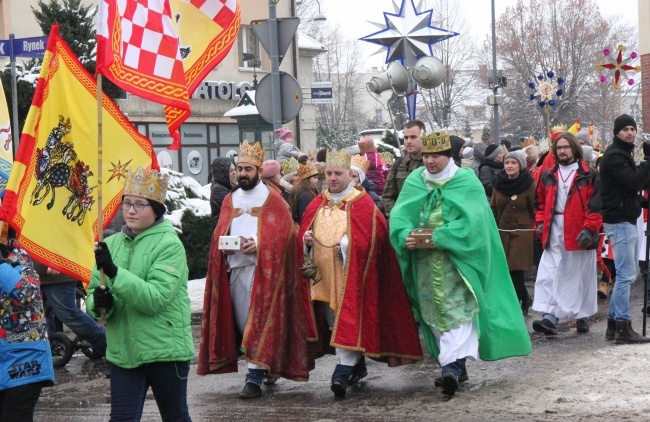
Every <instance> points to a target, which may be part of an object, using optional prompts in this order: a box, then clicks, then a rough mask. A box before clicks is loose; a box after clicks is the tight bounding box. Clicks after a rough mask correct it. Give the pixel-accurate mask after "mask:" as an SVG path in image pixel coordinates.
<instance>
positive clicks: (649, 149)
mask: <svg viewBox="0 0 650 422" xmlns="http://www.w3.org/2000/svg"><path fill="white" fill-rule="evenodd" d="M643 155H644V157H645V159H646V160H650V144H649V143H647V142H644V143H643Z"/></svg>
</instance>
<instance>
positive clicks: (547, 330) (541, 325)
mask: <svg viewBox="0 0 650 422" xmlns="http://www.w3.org/2000/svg"><path fill="white" fill-rule="evenodd" d="M533 330H535V331H537V332H538V333H544V334H546V335H547V336H554V335H557V327H556V326H555V324H553V323H552V322H551V321H550V320H548V319H546V318H544V319H542V320H537V321H533Z"/></svg>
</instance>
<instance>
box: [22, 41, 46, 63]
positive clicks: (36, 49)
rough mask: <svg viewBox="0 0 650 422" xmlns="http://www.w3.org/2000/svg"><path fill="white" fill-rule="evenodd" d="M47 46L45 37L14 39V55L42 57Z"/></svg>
mask: <svg viewBox="0 0 650 422" xmlns="http://www.w3.org/2000/svg"><path fill="white" fill-rule="evenodd" d="M46 48H47V37H31V38H16V39H14V57H34V58H38V59H40V58H43V56H44V55H45V49H46Z"/></svg>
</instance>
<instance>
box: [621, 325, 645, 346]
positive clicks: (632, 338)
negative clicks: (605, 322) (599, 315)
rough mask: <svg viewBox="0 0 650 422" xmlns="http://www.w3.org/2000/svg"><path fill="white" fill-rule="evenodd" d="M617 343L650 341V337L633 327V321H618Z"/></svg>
mask: <svg viewBox="0 0 650 422" xmlns="http://www.w3.org/2000/svg"><path fill="white" fill-rule="evenodd" d="M614 342H615V343H616V344H639V343H650V337H643V336H642V335H640V334H639V333H637V332H636V331H634V330H633V329H632V321H629V320H628V321H623V322H618V321H616V334H615V335H614Z"/></svg>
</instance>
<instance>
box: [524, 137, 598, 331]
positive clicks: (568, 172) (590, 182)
mask: <svg viewBox="0 0 650 422" xmlns="http://www.w3.org/2000/svg"><path fill="white" fill-rule="evenodd" d="M550 153H551V154H553V156H554V158H555V162H556V163H557V164H555V165H554V166H553V167H552V168H550V169H549V170H546V171H544V172H543V173H542V174H541V176H540V178H539V183H538V185H537V196H536V198H535V226H536V228H537V233H538V235H539V236H540V237H541V239H542V247H543V248H544V252H543V253H542V258H541V260H540V262H539V267H538V270H537V280H536V281H535V296H534V299H535V300H534V302H533V310H535V311H537V312H542V313H543V314H544V316H543V318H542V319H541V320H537V321H533V330H535V331H537V332H541V333H544V334H546V335H555V334H557V324H558V321H559V319H560V318H567V319H575V320H576V329H577V331H578V332H579V333H586V332H587V331H589V324H588V323H587V318H588V317H590V316H592V315H593V314H595V313H596V311H597V310H598V304H597V296H596V287H597V286H596V283H595V280H596V247H597V246H598V236H599V232H600V227H601V225H602V221H603V219H602V216H601V215H600V195H599V188H598V185H597V179H596V171H595V170H593V169H591V168H590V167H589V166H588V165H587V163H585V162H584V161H583V160H582V157H583V155H582V153H583V151H582V148H581V147H580V144H579V143H578V140H577V139H576V138H575V136H574V135H573V134H571V133H569V132H564V133H562V134H561V135H559V136H558V137H557V138H556V139H555V141H553V143H552V144H551V152H550Z"/></svg>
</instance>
